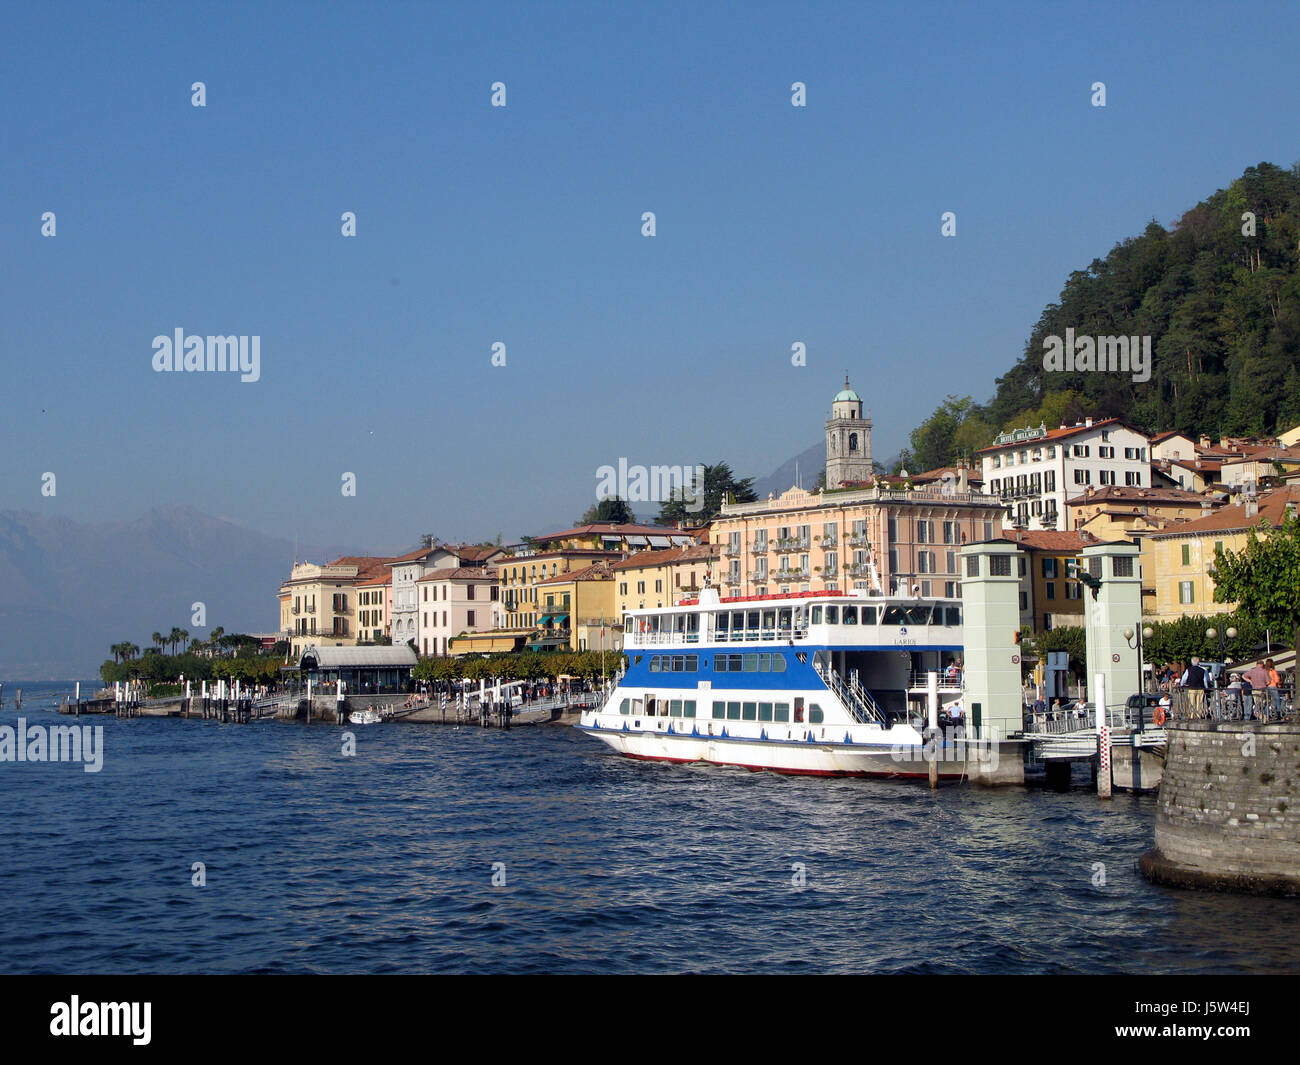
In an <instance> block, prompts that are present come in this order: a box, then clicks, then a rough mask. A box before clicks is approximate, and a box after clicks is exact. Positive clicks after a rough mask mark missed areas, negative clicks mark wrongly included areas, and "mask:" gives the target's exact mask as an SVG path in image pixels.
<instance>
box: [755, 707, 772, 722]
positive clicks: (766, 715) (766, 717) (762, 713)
mask: <svg viewBox="0 0 1300 1065" xmlns="http://www.w3.org/2000/svg"><path fill="white" fill-rule="evenodd" d="M758 719H759V721H771V720H772V704H771V703H759V704H758Z"/></svg>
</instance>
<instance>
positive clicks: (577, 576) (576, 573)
mask: <svg viewBox="0 0 1300 1065" xmlns="http://www.w3.org/2000/svg"><path fill="white" fill-rule="evenodd" d="M613 579H614V574H612V573H611V572H610V571H609V563H608V562H597V563H596V564H595V565H594V566H588V567H587V568H586V569H576V570H570V571H569V572H568V573H557V574H556V575H555V576H554V577H547V578H546V579H545V580H543V581H538V582H537V583H538V584H567V583H568V582H569V581H612V580H613Z"/></svg>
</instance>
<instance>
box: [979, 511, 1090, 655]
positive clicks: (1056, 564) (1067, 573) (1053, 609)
mask: <svg viewBox="0 0 1300 1065" xmlns="http://www.w3.org/2000/svg"><path fill="white" fill-rule="evenodd" d="M1002 538H1003V539H1004V540H1009V541H1011V543H1013V544H1015V545H1016V546H1017V547H1018V548H1020V551H1021V554H1020V556H1019V560H1018V565H1019V567H1020V624H1021V627H1022V628H1028V629H1031V630H1032V631H1034V632H1046V631H1047V630H1049V629H1054V628H1057V627H1058V626H1060V625H1083V623H1084V617H1083V612H1084V594H1083V584H1082V583H1081V582H1080V581H1079V579H1078V562H1079V559H1080V558H1081V557H1082V555H1083V549H1084V548H1085V547H1091V546H1092V545H1093V544H1097V543H1100V542H1101V541H1100V540H1098V539H1097V537H1095V536H1093V535H1092V534H1091V533H1088V532H1083V531H1079V530H1070V531H1061V532H1057V531H1056V530H1053V529H1004V530H1003V532H1002Z"/></svg>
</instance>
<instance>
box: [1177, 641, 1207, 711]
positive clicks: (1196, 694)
mask: <svg viewBox="0 0 1300 1065" xmlns="http://www.w3.org/2000/svg"><path fill="white" fill-rule="evenodd" d="M1182 686H1183V687H1184V688H1186V689H1187V707H1188V712H1189V714H1190V716H1191V717H1204V716H1205V670H1204V669H1202V668H1201V660H1200V659H1199V658H1198V657H1197V656H1196V655H1192V664H1191V665H1189V666H1188V667H1187V671H1186V672H1185V673H1184V674H1183V679H1182Z"/></svg>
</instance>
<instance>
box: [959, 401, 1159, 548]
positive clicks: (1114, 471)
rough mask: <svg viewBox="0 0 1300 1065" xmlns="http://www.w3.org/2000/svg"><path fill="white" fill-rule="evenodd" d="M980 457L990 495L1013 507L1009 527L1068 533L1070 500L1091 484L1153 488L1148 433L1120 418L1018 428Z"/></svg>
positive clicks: (1005, 435)
mask: <svg viewBox="0 0 1300 1065" xmlns="http://www.w3.org/2000/svg"><path fill="white" fill-rule="evenodd" d="M977 454H978V455H979V456H980V461H981V464H982V467H983V474H984V483H985V485H986V486H987V490H988V492H989V494H990V495H994V496H997V497H999V498H1000V499H1001V500H1002V501H1003V502H1004V503H1005V504H1007V506H1008V507H1009V508H1010V515H1009V520H1008V522H1007V524H1008V525H1018V526H1021V527H1023V528H1028V529H1056V528H1063V527H1064V523H1065V520H1066V501H1067V500H1068V499H1069V498H1070V497H1071V496H1077V495H1079V494H1080V493H1081V492H1083V491H1084V490H1086V489H1087V487H1088V486H1089V485H1095V486H1097V487H1104V486H1106V485H1123V486H1124V487H1128V488H1142V487H1150V485H1151V460H1150V456H1149V454H1148V441H1147V437H1146V434H1144V433H1142V432H1140V431H1139V430H1137V429H1134V428H1133V427H1132V426H1130V425H1126V424H1125V423H1124V422H1122V421H1120V420H1119V419H1118V418H1103V419H1101V420H1099V421H1094V420H1093V419H1091V418H1088V419H1086V420H1085V421H1083V422H1078V423H1076V424H1074V425H1071V426H1065V425H1063V426H1061V427H1060V428H1058V429H1048V428H1047V427H1046V426H1045V425H1040V426H1039V427H1038V428H1037V429H1034V428H1032V427H1031V428H1026V429H1017V430H1015V431H1014V432H1011V433H1003V434H1001V435H999V436H998V437H996V438H995V439H994V441H993V443H992V445H990V446H989V447H986V448H982V449H980V451H979V452H977Z"/></svg>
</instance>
